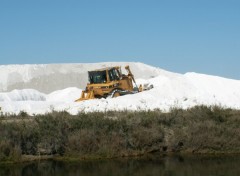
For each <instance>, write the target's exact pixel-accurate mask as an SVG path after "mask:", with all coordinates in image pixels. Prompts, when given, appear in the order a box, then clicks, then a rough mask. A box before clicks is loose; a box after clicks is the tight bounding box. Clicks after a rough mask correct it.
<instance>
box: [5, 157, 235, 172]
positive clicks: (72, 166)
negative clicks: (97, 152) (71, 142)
mask: <svg viewBox="0 0 240 176" xmlns="http://www.w3.org/2000/svg"><path fill="white" fill-rule="evenodd" d="M0 175H1V176H8V175H9V176H32V175H36V176H48V175H49V176H53V175H58V176H68V175H69V176H75V175H79V176H82V175H84V176H92V175H96V176H112V175H114V176H150V175H151V176H161V175H164V176H176V175H177V176H239V175H240V156H218V157H216V156H215V157H213V156H211V157H210V156H188V157H187V156H184V157H183V156H157V157H156V156H148V157H144V158H132V159H114V160H94V161H80V162H62V161H40V162H31V163H23V164H14V165H2V166H0Z"/></svg>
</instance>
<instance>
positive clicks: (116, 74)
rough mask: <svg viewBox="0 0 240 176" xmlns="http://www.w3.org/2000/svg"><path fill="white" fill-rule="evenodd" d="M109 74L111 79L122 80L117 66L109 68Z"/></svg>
mask: <svg viewBox="0 0 240 176" xmlns="http://www.w3.org/2000/svg"><path fill="white" fill-rule="evenodd" d="M108 75H109V79H110V81H116V80H120V75H119V72H118V71H117V69H116V68H112V69H110V70H108Z"/></svg>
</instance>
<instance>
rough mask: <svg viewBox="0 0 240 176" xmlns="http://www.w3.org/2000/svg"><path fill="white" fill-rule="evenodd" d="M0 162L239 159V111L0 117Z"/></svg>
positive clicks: (207, 109)
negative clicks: (193, 156)
mask: <svg viewBox="0 0 240 176" xmlns="http://www.w3.org/2000/svg"><path fill="white" fill-rule="evenodd" d="M0 119H1V120H0V134H1V135H0V162H1V163H4V162H5V163H6V162H21V161H25V160H26V158H28V157H27V156H32V157H29V158H30V160H31V159H32V158H40V159H41V158H52V157H55V156H57V157H58V158H59V157H60V158H63V159H64V158H67V159H69V158H78V159H97V158H115V157H127V156H137V155H143V154H146V153H153V152H158V153H176V152H179V153H208V154H210V153H211V154H213V153H240V128H239V125H240V111H239V110H233V109H224V108H222V107H218V106H214V107H207V106H196V107H193V108H190V109H187V110H182V109H172V110H171V111H170V112H169V113H163V112H161V111H160V110H155V111H140V112H129V111H122V112H105V113H103V112H94V113H87V114H85V113H79V114H78V115H76V116H73V115H70V114H68V113H67V112H55V111H53V112H51V113H48V114H45V115H37V116H34V117H31V116H29V115H28V114H26V113H24V112H21V113H20V114H19V115H17V116H9V115H8V116H5V115H2V116H1V117H0Z"/></svg>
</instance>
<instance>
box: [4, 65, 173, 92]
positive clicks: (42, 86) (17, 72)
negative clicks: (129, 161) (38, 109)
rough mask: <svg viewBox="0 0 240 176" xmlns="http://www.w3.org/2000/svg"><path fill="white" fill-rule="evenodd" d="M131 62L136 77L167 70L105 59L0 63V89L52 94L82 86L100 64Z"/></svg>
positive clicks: (164, 72)
mask: <svg viewBox="0 0 240 176" xmlns="http://www.w3.org/2000/svg"><path fill="white" fill-rule="evenodd" d="M126 65H130V68H131V70H132V72H133V73H134V75H135V77H136V78H144V79H148V78H151V77H155V76H157V75H159V74H169V72H167V71H164V70H161V69H159V68H155V67H152V66H149V65H146V64H143V63H135V62H104V63H90V64H42V65H0V75H1V76H0V92H9V91H12V90H14V89H29V88H30V89H35V90H38V91H40V92H43V93H51V92H53V91H56V90H61V89H65V88H68V87H79V88H82V89H83V88H85V85H86V84H87V80H88V77H87V72H88V71H90V70H95V69H98V68H103V67H110V66H122V71H123V72H124V71H125V69H124V66H126Z"/></svg>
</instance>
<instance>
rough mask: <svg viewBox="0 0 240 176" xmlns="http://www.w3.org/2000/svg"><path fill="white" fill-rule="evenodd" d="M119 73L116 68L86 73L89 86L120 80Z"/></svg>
mask: <svg viewBox="0 0 240 176" xmlns="http://www.w3.org/2000/svg"><path fill="white" fill-rule="evenodd" d="M120 77H121V71H120V70H119V68H118V67H112V68H106V69H102V70H95V71H89V72H88V81H89V83H90V84H102V83H109V82H111V81H116V80H120Z"/></svg>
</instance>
